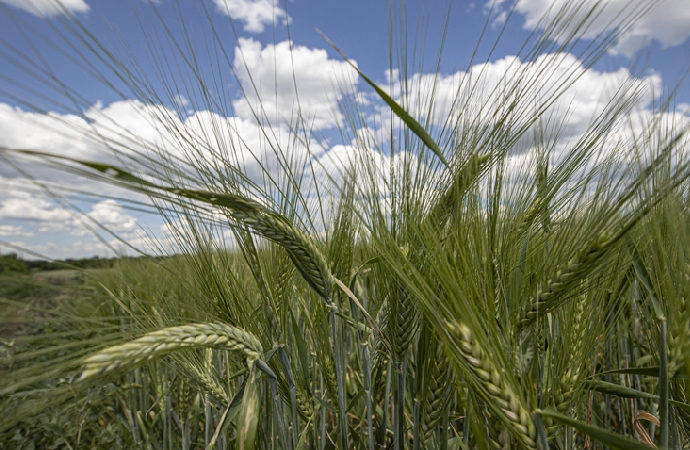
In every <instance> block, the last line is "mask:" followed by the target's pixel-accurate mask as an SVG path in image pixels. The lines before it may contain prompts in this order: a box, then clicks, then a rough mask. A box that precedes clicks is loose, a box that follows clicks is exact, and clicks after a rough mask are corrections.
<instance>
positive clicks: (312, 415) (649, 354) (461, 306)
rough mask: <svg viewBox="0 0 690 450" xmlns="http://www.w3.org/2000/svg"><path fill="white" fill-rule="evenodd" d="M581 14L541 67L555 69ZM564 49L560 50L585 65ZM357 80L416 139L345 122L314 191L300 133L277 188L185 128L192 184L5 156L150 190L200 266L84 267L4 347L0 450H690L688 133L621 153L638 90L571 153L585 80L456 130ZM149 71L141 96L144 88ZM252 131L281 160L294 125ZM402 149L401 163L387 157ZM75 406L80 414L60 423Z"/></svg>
mask: <svg viewBox="0 0 690 450" xmlns="http://www.w3.org/2000/svg"><path fill="white" fill-rule="evenodd" d="M595 13H596V10H593V11H592V14H591V15H590V16H588V19H585V22H584V23H582V24H579V25H580V26H581V27H583V28H586V27H587V25H588V24H589V23H590V22H588V21H589V20H592V17H596V14H595ZM564 19H567V17H565V14H564V13H563V14H562V15H560V16H559V17H557V18H556V19H554V23H553V24H552V28H553V29H550V31H547V36H542V37H539V38H536V37H532V38H531V40H530V41H528V42H527V43H526V45H525V48H527V49H528V50H526V53H525V54H524V55H523V56H524V57H525V58H527V59H529V60H530V61H532V62H535V60H536V59H537V58H538V57H539V56H541V55H542V54H544V52H545V51H546V50H548V49H549V47H548V43H549V42H552V41H554V40H555V37H556V36H558V35H559V33H561V32H562V30H560V29H559V26H562V25H563V24H562V22H561V21H562V20H564ZM70 20H75V19H70ZM67 23H68V24H71V25H73V26H76V27H77V28H76V29H75V30H74V32H75V33H77V34H76V37H77V38H79V39H81V38H83V39H85V40H86V41H87V42H91V41H90V40H94V39H95V38H93V36H90V35H83V31H84V30H83V29H82V28H80V24H79V23H78V22H76V23H74V22H69V21H68V22H67ZM621 25H630V24H629V23H627V22H624V23H622V24H621ZM211 29H212V28H211ZM549 33H550V34H549ZM171 39H173V38H172V37H171ZM570 39H571V40H572V42H568V43H567V44H565V47H563V48H568V46H572V47H575V46H576V44H577V43H578V39H577V36H573V37H571V38H570ZM606 42H607V41H606V37H605V36H604V44H605V43H606ZM91 43H92V44H93V46H94V47H97V48H102V46H100V45H99V43H98V42H91ZM604 44H602V45H601V46H593V47H590V46H587V47H586V48H585V50H584V52H585V53H584V54H582V55H580V56H581V57H582V60H584V61H587V62H588V63H593V62H594V61H596V60H597V59H598V58H599V57H601V56H602V55H603V54H604V52H605V51H606V45H604ZM554 45H555V44H554ZM184 48H185V47H184V46H178V50H179V51H181V52H183V51H184ZM558 48H561V47H558ZM530 49H531V50H530ZM552 50H554V49H553V48H552ZM102 58H104V59H105V60H109V58H114V56H113V55H112V54H110V53H105V54H103V55H102ZM547 61H551V62H550V63H549V64H552V65H557V64H558V62H557V61H558V60H557V59H553V60H550V59H549V58H547ZM405 62H406V61H405ZM189 64H191V65H194V64H195V62H193V61H191V62H190V63H189ZM196 64H198V63H196ZM218 64H219V65H221V63H218ZM114 67H122V66H121V65H114ZM547 68H548V67H547ZM551 68H554V67H551ZM558 68H559V69H563V68H561V67H558ZM193 69H199V67H193ZM358 71H359V74H360V76H362V77H364V79H365V81H366V82H367V84H368V85H370V86H371V87H373V88H374V90H375V92H376V93H377V94H378V95H379V96H380V97H381V99H382V101H383V102H384V103H385V104H386V105H388V107H390V108H391V117H392V118H393V120H396V121H397V120H399V121H400V123H399V126H396V127H392V128H391V130H390V135H389V136H387V137H386V138H385V139H386V141H385V142H378V143H376V142H374V143H372V142H368V141H366V139H364V140H362V139H363V138H362V137H361V134H360V133H358V132H359V131H360V129H359V128H360V127H359V126H358V125H362V124H360V123H358V121H363V118H364V117H365V114H364V112H362V111H358V110H354V111H352V110H350V111H349V113H350V116H349V120H351V124H350V125H351V127H352V130H349V132H352V133H353V134H355V135H357V136H356V137H355V138H354V139H353V140H352V142H355V144H356V145H353V149H352V152H353V154H352V155H351V156H352V160H351V161H350V164H349V165H346V166H345V167H343V170H342V172H340V173H338V174H331V175H330V176H331V178H328V177H324V178H322V179H314V178H315V177H314V174H315V173H316V170H317V167H316V165H317V163H316V162H314V161H313V160H312V159H311V158H304V159H302V158H299V157H294V153H293V151H294V148H292V147H291V145H294V142H300V143H301V145H305V146H306V147H307V149H306V150H307V152H306V153H307V154H308V155H312V154H313V153H316V149H315V148H311V147H309V145H310V144H309V139H304V136H310V134H309V130H305V129H303V128H300V127H301V126H302V125H303V124H302V123H301V118H300V119H296V121H295V122H296V123H295V124H294V126H295V130H294V131H293V134H294V135H293V136H291V137H292V138H293V139H292V143H291V144H287V145H286V144H284V143H281V142H279V141H278V140H276V141H275V142H274V141H271V142H270V143H271V145H270V146H269V147H270V151H272V152H273V153H270V154H269V156H270V158H269V160H270V162H273V163H275V165H277V166H278V167H277V169H276V167H273V166H271V165H270V164H269V161H267V160H266V157H265V155H263V156H261V157H259V156H257V155H258V154H259V152H260V151H259V149H249V151H250V152H251V151H254V152H256V154H255V155H254V156H256V160H257V161H258V165H259V171H260V172H261V176H260V177H259V178H260V180H261V181H257V177H252V175H251V174H249V173H243V172H242V170H241V169H240V168H239V167H241V165H240V164H236V165H235V164H232V162H233V161H236V160H237V158H239V157H238V155H239V154H240V153H242V152H243V151H245V150H246V148H245V147H243V146H239V145H238V146H237V147H233V146H232V145H230V148H229V149H225V148H224V149H223V150H222V151H221V150H218V152H217V153H212V154H211V155H208V154H207V153H204V151H203V149H209V148H215V147H214V145H215V144H216V143H217V141H216V140H215V139H214V137H213V136H192V135H193V133H192V132H191V130H177V133H179V134H178V137H179V138H180V143H182V142H189V141H192V142H196V141H194V139H201V142H196V144H197V145H198V148H196V147H193V148H192V149H191V150H189V151H190V154H189V157H188V158H187V159H183V161H184V162H185V163H187V164H188V167H185V168H184V169H183V170H178V168H179V164H180V160H179V159H178V158H177V157H175V156H171V155H168V154H165V153H164V152H160V153H158V154H156V155H155V156H156V157H155V158H149V157H145V156H142V155H136V154H135V155H132V154H131V153H127V152H124V151H123V152H121V153H119V154H118V155H117V156H119V157H121V162H120V163H119V164H118V165H114V164H110V163H106V162H94V161H85V160H80V159H74V158H68V157H64V156H56V155H50V154H48V153H45V152H42V151H40V150H21V149H6V154H7V155H8V157H9V156H13V157H27V156H30V157H41V158H42V159H43V161H45V162H48V163H52V164H55V165H57V166H58V167H61V168H62V169H64V170H66V171H70V172H73V173H77V174H79V175H82V176H87V177H90V178H92V179H95V180H100V181H104V182H108V183H112V184H115V185H118V186H121V187H126V188H128V189H130V190H132V191H136V192H138V193H143V194H146V195H147V196H148V197H149V199H150V200H151V203H152V204H153V205H155V207H157V208H158V212H159V213H160V215H161V217H162V218H164V219H165V220H166V221H167V223H168V224H169V225H171V227H170V228H171V229H172V230H174V231H173V237H172V239H173V241H174V242H175V243H176V244H177V246H178V248H179V249H180V254H179V255H176V256H172V257H168V258H141V259H122V260H118V261H117V262H115V264H114V265H113V267H112V268H109V269H105V270H102V271H97V272H90V271H84V272H83V273H84V277H85V278H86V279H87V285H88V289H86V290H85V291H84V292H83V293H84V295H78V296H74V297H69V298H65V299H63V300H62V301H61V302H59V303H56V304H52V305H48V306H46V305H45V304H42V305H39V304H30V305H29V306H28V307H27V309H26V311H27V313H26V315H25V316H24V320H25V321H26V322H27V324H29V325H30V326H28V328H27V329H26V330H23V331H22V333H18V332H17V331H16V330H13V331H12V332H11V333H9V332H4V333H3V335H2V336H1V337H2V339H3V341H2V347H1V348H0V350H1V351H2V353H0V354H2V358H3V359H2V360H1V362H0V379H1V380H2V381H1V382H0V396H2V397H0V416H2V417H3V418H4V420H3V421H2V423H0V442H2V443H3V444H5V443H7V445H14V444H16V445H18V446H27V447H30V446H31V445H35V446H49V445H55V446H59V445H63V444H64V445H71V446H75V445H76V446H79V445H85V446H89V445H90V446H95V447H112V446H115V447H118V446H120V447H135V446H139V447H150V448H192V447H194V448H200V447H206V448H208V447H211V446H216V447H218V448H228V447H236V448H241V449H242V448H262V449H263V448H288V449H291V448H332V447H340V448H368V449H374V448H389V447H392V448H396V449H399V448H407V447H411V448H482V449H483V448H503V447H512V448H539V447H542V448H545V447H547V446H549V447H552V448H564V449H565V448H582V447H584V446H585V444H587V445H589V444H591V439H597V440H599V441H600V442H602V443H604V444H606V445H613V446H619V447H625V446H629V447H635V448H648V446H647V445H644V444H643V443H641V440H645V441H649V442H651V443H661V444H666V443H668V446H669V447H674V448H675V447H681V446H682V445H687V443H688V442H690V436H688V434H687V430H689V429H690V421H689V418H690V414H688V412H687V408H686V406H687V405H688V404H689V403H690V402H689V401H688V392H689V391H688V389H689V388H690V386H688V383H687V377H686V376H685V375H688V374H690V360H688V355H689V354H690V351H688V350H689V349H690V332H689V331H688V330H689V329H690V309H689V308H687V304H686V300H687V296H688V292H690V265H689V264H688V261H689V258H688V255H689V252H690V236H688V230H689V229H690V228H688V227H687V224H688V223H690V209H689V204H688V196H689V195H690V193H689V192H688V179H689V177H690V166H689V162H688V160H687V143H688V140H687V129H684V128H682V127H680V128H673V127H672V126H669V125H668V124H667V123H665V122H662V120H663V117H664V114H665V113H667V111H659V112H660V114H657V115H653V117H652V118H650V119H649V121H648V122H647V123H645V124H644V127H643V131H642V132H641V134H640V136H636V139H631V140H629V141H626V140H623V139H621V140H619V141H616V142H608V141H606V138H605V136H606V135H607V133H609V132H613V131H616V130H618V128H616V127H619V126H621V123H624V122H625V121H626V119H627V117H628V115H629V114H631V108H632V102H631V98H634V97H635V96H636V95H637V94H639V93H638V92H636V91H635V90H634V89H631V88H629V87H627V86H621V89H620V94H619V95H620V96H619V97H616V98H615V99H614V100H612V102H611V104H610V105H608V107H607V108H606V109H605V110H604V111H603V112H602V113H601V115H600V116H598V117H595V118H593V119H592V123H591V126H590V129H589V130H588V132H587V133H585V135H584V136H583V137H582V138H581V139H580V140H579V141H577V142H563V143H562V146H563V147H565V148H564V149H561V150H559V151H560V152H561V153H559V154H555V150H553V149H554V148H555V144H556V143H560V142H559V141H558V135H557V133H556V134H555V135H554V136H550V135H548V134H547V133H544V132H535V128H538V123H539V122H540V121H542V120H545V117H544V116H543V115H544V114H546V111H547V110H548V107H549V105H551V103H552V102H553V97H554V96H555V97H558V96H559V95H561V94H563V92H565V91H566V90H567V88H568V87H569V86H571V85H572V83H573V81H574V80H576V79H577V78H578V77H579V76H581V75H582V74H583V73H584V72H583V71H584V68H583V67H570V68H565V69H563V71H564V72H563V71H560V72H558V76H555V79H549V80H547V81H551V82H553V83H554V84H555V86H556V89H555V92H554V93H553V96H551V97H549V98H546V99H543V98H542V97H540V96H536V97H535V92H534V89H536V88H538V86H536V81H535V80H534V79H533V78H531V77H530V75H529V73H527V72H518V73H517V75H514V77H515V78H514V79H513V78H506V79H503V80H502V83H503V85H502V87H501V90H500V92H498V93H497V94H496V95H497V98H496V99H495V102H493V103H492V105H491V107H492V108H495V109H493V110H489V111H486V110H482V114H477V111H474V110H472V109H471V108H469V107H466V106H467V105H469V104H470V103H471V100H472V99H473V97H474V96H475V95H479V94H478V93H477V92H476V91H474V90H473V89H469V91H467V92H465V91H462V92H460V91H459V92H458V94H457V95H458V97H457V98H456V99H455V102H454V104H455V105H456V107H455V109H454V110H453V111H451V113H449V114H450V116H449V117H448V118H447V120H446V123H447V126H444V127H442V128H438V127H434V126H431V125H427V128H425V127H424V126H422V123H424V121H423V120H422V121H420V120H418V119H417V117H421V116H427V117H429V116H431V115H432V112H433V110H434V108H435V105H434V100H435V99H434V98H433V96H432V97H431V99H430V100H429V103H428V104H423V103H424V102H421V103H422V106H423V108H422V111H421V112H419V111H416V110H415V109H413V107H412V106H410V105H413V106H414V108H416V107H417V106H419V105H416V104H414V103H413V102H410V99H409V98H405V97H404V95H409V92H408V93H407V94H403V98H401V99H400V101H396V100H394V99H393V98H392V97H391V96H390V94H388V93H386V92H385V91H383V90H382V89H381V88H380V87H378V86H377V85H376V84H375V83H374V82H373V81H372V80H371V79H370V78H368V77H366V76H365V75H364V74H363V71H362V70H360V69H358ZM192 72H194V74H195V75H196V74H198V73H201V72H202V71H200V70H197V71H195V70H192ZM129 75H130V78H129V79H127V76H128V74H127V73H125V74H123V81H124V82H129V83H131V84H132V85H134V87H139V88H142V89H143V88H144V86H143V85H142V83H143V82H142V81H140V80H139V79H138V78H134V76H133V75H131V74H129ZM541 75H542V76H545V77H549V75H548V74H547V71H546V70H545V71H543V72H541ZM191 82H192V81H191V80H190V83H191ZM199 88H200V90H202V91H203V92H207V91H206V88H208V86H207V85H204V84H203V83H202V84H201V86H199ZM419 89H422V88H421V87H420V88H419ZM134 91H135V92H142V91H141V90H139V91H137V90H136V89H134ZM143 92H146V91H145V89H144V90H143ZM431 92H433V89H432V90H431ZM141 96H142V97H144V98H145V99H148V98H149V97H147V94H145V93H142V94H141ZM209 102H210V103H213V102H211V101H209ZM206 106H208V109H209V110H210V109H212V108H211V106H216V104H215V103H213V105H209V104H207V105H206ZM528 106H529V108H528ZM161 108H162V107H161ZM158 112H159V113H160V114H161V115H162V116H163V118H164V119H168V116H167V115H166V114H168V112H167V110H166V111H158ZM346 112H348V111H347V110H346ZM484 113H486V114H484ZM662 113H663V114H662ZM257 120H258V124H259V125H260V127H261V129H262V131H263V132H264V134H265V137H266V139H267V140H270V136H271V134H272V132H273V131H276V130H274V129H273V128H272V125H271V124H270V123H265V122H263V121H262V120H261V119H260V118H259V117H257ZM223 123H224V122H221V121H219V122H217V123H214V125H215V126H217V127H221V126H223ZM224 126H227V124H225V125H224ZM187 132H189V133H187ZM342 132H343V135H344V136H343V137H344V138H345V137H347V133H348V131H347V130H342ZM303 133H304V136H303ZM108 139H112V140H113V141H114V142H107V143H108V144H113V145H112V147H113V148H117V146H116V145H114V144H117V143H118V141H117V138H108ZM204 139H205V140H204ZM219 139H220V138H219ZM550 140H553V142H551V141H550ZM384 144H386V145H389V146H390V147H391V148H392V149H394V150H392V151H391V154H390V155H389V156H390V158H389V161H387V162H386V161H384V160H383V158H382V153H381V152H379V151H378V149H379V148H381V147H383V145H384ZM520 145H529V147H530V148H536V149H540V151H539V155H538V157H537V158H536V159H531V160H530V159H529V158H528V159H525V160H524V161H523V160H519V159H518V160H519V161H523V164H522V165H521V171H517V172H516V171H514V170H511V168H510V164H511V163H514V158H519V157H520V156H521V153H520V151H519V150H520ZM609 147H610V148H609ZM401 148H404V149H405V150H406V151H405V152H402V151H398V150H395V149H401ZM601 148H605V149H606V152H604V150H601V152H602V153H597V152H596V151H594V150H595V149H601ZM429 149H431V150H432V154H429V153H428V150H429ZM150 150H151V151H155V150H156V149H155V147H154V148H151V149H150ZM264 150H265V149H264ZM267 151H268V150H267ZM223 152H227V154H225V153H223ZM262 158H264V159H262ZM382 161H384V162H382ZM236 166H237V167H236ZM382 173H384V174H385V175H383V176H382ZM382 178H383V181H382ZM305 180H307V181H305ZM533 180H537V185H536V186H534V183H533V182H532V181H533ZM309 183H314V184H309ZM173 225H174V226H173ZM161 253H163V252H161ZM94 399H96V400H94ZM85 405H87V406H85ZM56 407H59V408H62V409H60V411H64V412H65V413H64V414H59V415H56V414H54V413H49V412H45V411H48V410H50V411H52V410H53V409H50V408H56ZM657 416H658V417H657ZM650 418H652V419H653V420H652V422H654V421H655V423H658V426H657V425H656V424H655V426H654V427H651V426H649V425H648V424H646V422H643V421H645V420H646V421H647V422H649V419H650Z"/></svg>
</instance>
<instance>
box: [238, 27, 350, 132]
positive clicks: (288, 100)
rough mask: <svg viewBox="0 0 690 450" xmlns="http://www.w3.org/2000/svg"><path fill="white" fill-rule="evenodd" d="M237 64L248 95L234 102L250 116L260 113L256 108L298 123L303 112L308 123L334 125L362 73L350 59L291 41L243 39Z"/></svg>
mask: <svg viewBox="0 0 690 450" xmlns="http://www.w3.org/2000/svg"><path fill="white" fill-rule="evenodd" d="M233 64H234V69H235V72H236V73H237V75H238V78H239V80H240V83H241V84H242V88H243V90H244V94H245V95H246V99H244V98H243V99H240V100H237V101H235V102H234V104H233V106H234V108H235V112H236V113H237V114H238V115H239V116H241V117H244V118H247V119H251V118H253V116H254V115H253V113H252V108H253V109H254V112H255V113H256V114H257V115H258V116H260V117H263V116H264V114H265V116H266V117H267V118H268V119H269V120H270V121H271V122H274V123H294V121H295V118H296V117H297V114H298V112H301V116H302V118H303V119H304V120H305V121H306V123H307V126H309V127H312V128H313V129H324V128H330V127H333V126H334V125H335V123H336V121H337V120H339V119H340V113H339V111H338V101H339V100H340V99H342V98H343V95H344V93H352V92H354V90H355V87H356V85H357V73H356V71H355V70H354V69H353V68H352V67H350V66H349V65H348V64H347V63H346V62H344V61H339V60H335V59H330V58H329V57H328V54H327V53H326V51H325V50H323V49H318V48H309V47H305V46H300V45H293V44H292V43H291V42H290V41H283V42H280V43H278V44H276V45H273V44H269V45H267V46H265V47H262V45H261V43H260V42H258V41H256V40H254V39H240V40H239V43H238V46H237V48H236V49H235V59H234V62H233ZM255 87H256V89H255Z"/></svg>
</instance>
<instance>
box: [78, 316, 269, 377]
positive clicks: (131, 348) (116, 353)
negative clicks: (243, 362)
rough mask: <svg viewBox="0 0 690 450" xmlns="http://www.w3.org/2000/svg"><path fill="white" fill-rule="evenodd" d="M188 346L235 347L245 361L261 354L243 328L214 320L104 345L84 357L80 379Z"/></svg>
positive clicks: (259, 346)
mask: <svg viewBox="0 0 690 450" xmlns="http://www.w3.org/2000/svg"><path fill="white" fill-rule="evenodd" d="M190 347H218V348H226V349H229V350H237V351H240V352H242V353H244V354H245V356H246V357H247V359H249V360H255V359H258V358H259V357H260V356H261V353H262V349H261V343H260V342H259V340H258V339H257V338H256V337H255V336H254V335H253V334H251V333H248V332H247V331H244V330H242V329H240V328H236V327H233V326H230V325H226V324H224V323H218V322H214V323H196V324H190V325H182V326H178V327H170V328H164V329H162V330H156V331H153V332H151V333H148V334H145V335H144V336H142V337H140V338H137V339H134V340H133V341H130V342H127V343H125V344H122V345H115V346H112V347H107V348H104V349H103V350H100V351H98V352H96V353H94V354H92V355H91V356H88V357H87V358H86V359H85V360H84V362H83V364H84V370H83V372H82V375H81V378H82V379H85V378H89V377H92V376H95V375H100V374H103V373H107V372H110V371H112V370H115V369H118V368H121V367H126V366H133V365H135V364H138V363H141V362H144V361H149V360H152V359H155V358H159V357H161V356H163V355H165V354H166V353H170V352H172V351H175V350H178V349H182V348H190Z"/></svg>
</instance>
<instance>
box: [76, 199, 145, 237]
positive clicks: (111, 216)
mask: <svg viewBox="0 0 690 450" xmlns="http://www.w3.org/2000/svg"><path fill="white" fill-rule="evenodd" d="M88 215H89V217H91V218H92V219H94V220H96V221H97V222H98V223H100V224H101V225H103V226H105V227H106V228H108V229H109V230H112V231H116V232H121V231H130V230H133V229H134V228H135V226H136V223H137V222H136V219H135V218H134V217H133V216H131V215H129V214H127V213H125V212H124V210H123V209H122V205H120V204H119V203H117V202H116V201H115V200H111V199H107V200H103V201H100V202H98V203H96V204H95V205H93V207H92V208H91V212H90V213H89V214H88Z"/></svg>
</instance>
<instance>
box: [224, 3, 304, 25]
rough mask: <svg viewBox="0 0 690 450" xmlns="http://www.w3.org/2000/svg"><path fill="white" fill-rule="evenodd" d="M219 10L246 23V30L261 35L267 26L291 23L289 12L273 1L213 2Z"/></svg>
mask: <svg viewBox="0 0 690 450" xmlns="http://www.w3.org/2000/svg"><path fill="white" fill-rule="evenodd" d="M213 3H215V5H216V7H217V8H218V10H219V11H220V12H221V13H223V14H226V15H227V16H229V17H231V18H232V19H236V20H241V21H243V22H244V30H245V31H248V32H250V33H261V32H262V31H264V28H265V26H266V25H270V24H273V23H274V22H279V21H280V22H283V23H285V22H289V20H290V16H288V14H287V12H286V11H285V10H284V9H283V8H280V7H279V6H278V5H277V2H275V1H272V0H213Z"/></svg>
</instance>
